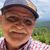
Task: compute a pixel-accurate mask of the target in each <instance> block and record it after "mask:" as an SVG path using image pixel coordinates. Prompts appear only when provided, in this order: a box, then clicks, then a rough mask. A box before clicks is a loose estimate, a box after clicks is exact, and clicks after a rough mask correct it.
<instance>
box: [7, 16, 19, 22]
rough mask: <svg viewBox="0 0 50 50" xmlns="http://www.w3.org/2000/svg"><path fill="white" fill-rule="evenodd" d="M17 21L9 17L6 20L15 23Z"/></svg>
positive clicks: (15, 18)
mask: <svg viewBox="0 0 50 50" xmlns="http://www.w3.org/2000/svg"><path fill="white" fill-rule="evenodd" d="M18 20H19V19H18V18H17V17H15V16H10V17H8V18H7V21H9V22H16V21H18Z"/></svg>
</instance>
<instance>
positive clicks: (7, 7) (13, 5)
mask: <svg viewBox="0 0 50 50" xmlns="http://www.w3.org/2000/svg"><path fill="white" fill-rule="evenodd" d="M15 6H17V7H19V6H21V7H24V8H26V9H28V10H29V11H31V12H32V13H33V15H34V16H35V18H38V17H39V15H38V13H37V12H36V11H34V10H33V9H32V8H30V7H29V6H26V5H21V4H11V5H8V6H4V7H3V8H1V11H2V14H3V12H4V10H6V9H9V8H11V7H15Z"/></svg>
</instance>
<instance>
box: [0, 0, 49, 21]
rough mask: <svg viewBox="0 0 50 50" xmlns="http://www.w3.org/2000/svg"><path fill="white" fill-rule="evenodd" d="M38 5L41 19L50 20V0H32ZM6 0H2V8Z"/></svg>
mask: <svg viewBox="0 0 50 50" xmlns="http://www.w3.org/2000/svg"><path fill="white" fill-rule="evenodd" d="M31 1H32V2H33V3H34V4H35V5H36V7H37V12H38V14H39V19H40V20H41V19H42V20H50V0H31ZM4 2H5V0H0V8H2V6H3V4H4Z"/></svg>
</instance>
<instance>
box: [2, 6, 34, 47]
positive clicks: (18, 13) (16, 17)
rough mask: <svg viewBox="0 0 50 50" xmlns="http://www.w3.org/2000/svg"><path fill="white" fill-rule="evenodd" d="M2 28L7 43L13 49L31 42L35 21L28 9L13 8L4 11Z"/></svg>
mask: <svg viewBox="0 0 50 50" xmlns="http://www.w3.org/2000/svg"><path fill="white" fill-rule="evenodd" d="M2 26H3V33H4V37H5V39H6V41H7V42H8V43H9V44H10V45H11V46H12V47H17V46H20V45H22V44H24V43H26V42H27V41H28V40H29V38H30V36H31V35H32V31H33V28H34V26H35V20H34V16H33V14H32V13H31V12H30V11H29V10H28V9H26V8H23V7H12V8H9V9H7V10H5V11H4V15H3V19H2Z"/></svg>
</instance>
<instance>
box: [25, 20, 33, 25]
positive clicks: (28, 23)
mask: <svg viewBox="0 0 50 50" xmlns="http://www.w3.org/2000/svg"><path fill="white" fill-rule="evenodd" d="M24 23H25V24H26V25H28V26H30V25H32V21H31V20H24Z"/></svg>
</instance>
